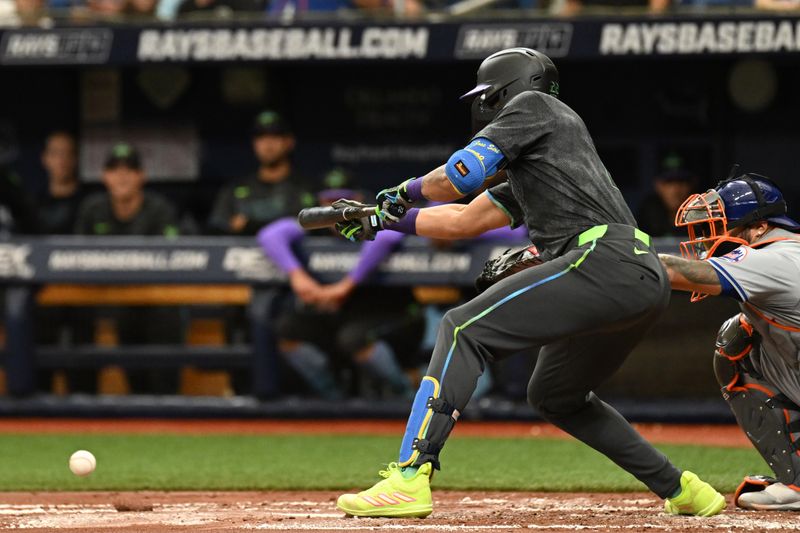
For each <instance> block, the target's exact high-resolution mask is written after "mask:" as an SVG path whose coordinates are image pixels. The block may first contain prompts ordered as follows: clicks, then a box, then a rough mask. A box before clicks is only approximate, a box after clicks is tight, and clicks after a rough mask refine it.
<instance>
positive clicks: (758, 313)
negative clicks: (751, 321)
mask: <svg viewBox="0 0 800 533" xmlns="http://www.w3.org/2000/svg"><path fill="white" fill-rule="evenodd" d="M745 305H747V307H749V308H750V310H751V311H752V312H754V313H755V314H756V316H758V318H760V319H762V320H765V321H766V322H769V324H770V325H772V326H775V327H776V328H778V329H782V330H784V331H791V332H793V333H800V328H798V327H795V326H785V325H783V324H779V323H778V322H776V321H775V319H774V318H770V317H768V316H767V315H765V314H764V313H762V312H761V311H759V310H758V309H756V308H755V307H754V306H753V304H751V303H749V302H748V303H746V304H745Z"/></svg>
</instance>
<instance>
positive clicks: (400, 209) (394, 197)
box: [375, 178, 414, 222]
mask: <svg viewBox="0 0 800 533" xmlns="http://www.w3.org/2000/svg"><path fill="white" fill-rule="evenodd" d="M411 179H413V178H411ZM411 179H407V180H406V181H404V182H403V183H401V184H400V185H398V186H396V187H390V188H388V189H383V190H382V191H381V192H379V193H378V196H376V197H375V199H376V200H377V201H378V215H379V216H380V217H381V218H383V219H385V220H389V221H391V222H399V221H400V219H401V218H403V217H404V216H406V213H408V210H409V209H411V206H412V205H413V203H414V201H413V200H411V198H409V196H408V191H407V190H406V186H407V185H408V182H409V181H411Z"/></svg>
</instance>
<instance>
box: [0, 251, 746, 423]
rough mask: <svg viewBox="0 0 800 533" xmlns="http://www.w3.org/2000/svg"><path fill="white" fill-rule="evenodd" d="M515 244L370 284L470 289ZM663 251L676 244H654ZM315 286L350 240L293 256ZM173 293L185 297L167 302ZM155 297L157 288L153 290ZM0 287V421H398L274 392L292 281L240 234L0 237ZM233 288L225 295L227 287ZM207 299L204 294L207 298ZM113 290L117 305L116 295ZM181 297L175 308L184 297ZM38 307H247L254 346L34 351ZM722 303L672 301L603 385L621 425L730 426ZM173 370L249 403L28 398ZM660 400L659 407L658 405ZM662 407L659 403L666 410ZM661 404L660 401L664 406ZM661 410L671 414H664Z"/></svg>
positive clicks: (343, 267)
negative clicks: (89, 373) (1, 334)
mask: <svg viewBox="0 0 800 533" xmlns="http://www.w3.org/2000/svg"><path fill="white" fill-rule="evenodd" d="M510 245H512V244H511V243H472V244H465V245H463V246H457V247H455V248H451V249H447V250H438V249H434V248H432V247H430V246H429V244H428V242H427V241H426V240H424V239H419V238H408V239H407V240H406V241H405V243H404V245H403V246H402V247H401V248H400V249H398V250H397V251H396V252H395V253H393V254H392V255H391V256H390V257H389V258H388V259H387V260H386V261H385V262H384V263H383V264H382V265H381V267H380V268H379V270H378V272H376V273H375V274H374V275H373V276H372V277H371V278H370V280H369V283H371V284H372V285H374V286H375V287H376V289H378V288H379V287H380V286H383V285H401V286H448V285H449V286H459V287H468V286H471V285H472V283H473V280H474V277H475V276H476V275H477V273H478V272H479V271H480V270H481V268H482V266H483V263H484V261H485V260H486V259H487V258H489V257H491V256H492V255H494V254H497V253H499V252H501V251H503V250H505V249H506V248H508V247H509V246H510ZM656 246H657V248H658V249H659V250H660V251H663V252H674V251H675V250H676V249H677V246H676V241H675V240H673V239H657V240H656ZM298 252H299V253H300V254H301V255H302V256H303V258H304V260H305V262H306V264H307V266H308V268H309V270H310V271H311V272H313V273H314V275H315V276H316V277H317V278H318V279H319V280H321V281H323V282H332V281H335V280H338V279H339V278H340V277H341V276H342V275H344V274H345V273H346V272H348V271H349V269H350V268H352V266H353V265H354V264H355V262H356V261H357V259H358V253H359V248H358V246H356V245H351V244H350V243H346V242H342V241H339V240H337V239H327V238H309V239H307V242H306V243H305V245H304V246H303V247H302V248H301V249H299V250H298ZM167 286H169V287H172V288H178V289H180V290H178V296H179V298H176V297H174V295H173V297H168V296H165V294H166V292H167V289H166V287H167ZM148 288H151V289H152V290H148ZM0 289H2V290H3V291H4V292H5V326H6V328H5V329H6V345H5V349H4V353H3V354H2V360H3V365H4V368H5V370H6V376H7V389H8V393H9V397H7V398H5V399H2V398H0V414H5V415H21V414H25V415H31V414H49V415H79V416H102V415H103V414H105V415H107V416H121V415H133V416H283V417H294V416H316V417H336V416H350V417H354V416H355V417H359V416H368V417H387V416H389V417H390V416H402V414H403V413H404V410H405V409H406V408H407V406H406V405H405V403H403V404H402V405H401V404H400V403H396V404H392V403H391V402H388V403H386V402H383V403H382V402H374V401H370V400H368V399H364V398H352V399H350V400H347V401H345V402H340V403H337V402H328V401H324V400H313V399H306V398H304V399H297V398H284V397H281V396H280V395H281V388H280V384H281V375H280V361H279V354H278V353H277V351H276V349H275V346H274V338H273V333H272V329H271V319H272V317H273V315H274V312H275V306H276V304H277V302H278V301H279V298H278V296H279V295H281V294H286V279H285V277H284V275H283V274H282V273H281V272H280V271H279V270H277V269H276V268H275V267H274V265H272V264H271V263H270V262H269V261H267V260H266V259H265V258H264V256H263V253H262V252H261V250H260V249H259V248H258V247H257V246H255V245H254V242H253V240H251V239H248V238H227V237H219V238H202V237H185V238H180V239H176V240H166V239H162V238H144V237H136V238H113V239H112V238H86V237H59V238H30V239H15V240H12V241H5V242H0ZM230 289H232V291H233V292H231V291H230ZM204 291H205V292H206V294H203V292H204ZM115 294H116V296H115ZM181 298H182V299H181ZM37 302H39V303H42V304H56V303H58V304H59V305H62V304H68V305H69V304H72V305H84V304H97V305H108V304H110V303H125V304H138V305H144V304H151V303H153V304H159V303H160V304H162V305H164V304H170V305H172V304H177V303H180V302H183V303H186V304H197V303H199V304H208V303H212V302H217V303H225V304H227V305H244V306H246V309H247V312H246V313H245V316H246V321H247V327H248V328H249V331H250V333H251V334H250V342H248V343H247V344H234V345H227V346H219V347H206V346H188V345H182V344H181V345H144V346H130V345H121V346H117V347H103V346H95V345H85V346H80V345H79V346H73V347H57V346H37V345H36V343H35V342H34V326H35V324H34V309H35V306H36V305H37ZM727 304H728V302H726V301H723V300H710V301H708V302H705V303H704V304H701V305H698V304H689V302H688V298H681V297H680V296H677V295H676V297H675V298H673V300H672V303H671V304H670V309H669V310H668V312H667V313H666V315H665V317H664V318H663V319H662V321H661V323H660V325H659V326H657V327H656V328H654V330H653V331H652V332H651V335H649V336H648V338H647V339H646V340H645V341H644V342H643V343H642V345H641V346H640V347H639V348H637V350H638V351H639V352H638V355H637V352H635V353H634V354H633V356H631V358H629V360H628V362H627V363H626V365H625V366H624V367H623V369H622V370H621V371H620V372H619V373H618V374H617V375H616V376H615V377H614V378H612V381H611V393H612V394H614V395H616V397H620V398H623V399H624V398H627V403H626V402H625V401H622V402H621V403H617V404H616V405H618V406H622V407H621V409H622V411H623V412H624V413H625V414H626V416H631V417H633V418H635V419H638V420H666V419H669V420H673V421H675V420H680V421H696V420H706V421H708V420H718V421H719V420H723V419H724V420H727V419H729V418H730V415H729V413H728V411H727V410H726V409H725V408H724V407H725V406H724V403H723V402H721V401H720V400H719V398H718V397H717V396H716V391H717V387H716V382H715V381H714V378H713V373H712V372H711V366H710V358H711V356H710V354H711V353H712V352H713V337H714V333H715V332H716V328H717V327H718V325H719V323H721V321H722V320H723V319H724V318H726V317H727V316H729V315H730V314H732V312H735V309H734V308H732V307H731V306H729V305H727ZM109 364H113V365H117V366H121V367H123V368H142V367H148V368H167V367H169V368H172V367H181V366H183V365H191V366H194V367H199V368H205V369H224V370H234V369H245V370H247V371H249V376H250V379H251V390H252V396H247V397H243V396H235V397H233V398H208V397H206V398H203V397H182V396H174V395H168V396H159V397H157V398H156V397H150V398H145V397H142V396H137V395H129V396H120V397H103V396H98V397H94V398H89V397H86V396H81V395H76V396H75V397H66V398H65V397H53V396H52V395H50V396H47V395H45V396H42V395H35V394H34V392H35V387H36V379H35V378H36V373H37V371H38V370H40V369H67V368H86V367H89V368H98V367H103V366H105V365H109ZM653 400H655V402H654V401H653ZM663 400H666V402H667V403H664V401H663ZM659 402H661V403H659ZM665 406H667V407H665ZM480 416H485V417H487V418H514V419H530V418H531V417H532V416H535V415H534V413H532V412H531V411H530V409H529V408H528V407H527V406H526V405H524V401H523V402H521V403H520V402H513V401H504V400H502V399H500V400H499V401H495V402H494V404H493V405H492V412H491V413H489V412H488V411H486V410H483V411H482V412H481V415H480Z"/></svg>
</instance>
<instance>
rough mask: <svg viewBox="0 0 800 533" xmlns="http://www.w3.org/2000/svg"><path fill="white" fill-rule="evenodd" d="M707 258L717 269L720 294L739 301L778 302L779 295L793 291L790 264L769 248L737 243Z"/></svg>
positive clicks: (793, 271) (793, 272) (793, 269)
mask: <svg viewBox="0 0 800 533" xmlns="http://www.w3.org/2000/svg"><path fill="white" fill-rule="evenodd" d="M708 262H709V263H710V264H711V266H712V267H714V270H715V271H716V272H717V276H718V277H719V279H720V283H721V284H722V289H723V294H726V293H727V294H729V295H730V296H734V297H736V298H737V299H738V300H740V301H742V302H751V303H753V304H756V305H759V304H761V305H764V304H765V303H766V302H767V301H769V303H770V304H780V303H781V302H780V301H779V300H780V298H781V297H782V296H784V295H786V296H787V297H791V295H792V294H793V291H791V290H789V289H790V288H791V287H793V286H794V284H796V283H797V270H796V267H795V266H794V264H793V263H792V262H791V261H790V260H789V259H787V258H786V257H784V256H783V255H781V254H778V253H775V252H774V251H772V250H770V249H769V248H761V249H756V248H750V247H749V246H740V247H739V248H737V249H735V250H734V251H732V252H730V253H728V254H726V255H724V256H721V257H712V258H711V259H709V260H708ZM767 307H770V305H767Z"/></svg>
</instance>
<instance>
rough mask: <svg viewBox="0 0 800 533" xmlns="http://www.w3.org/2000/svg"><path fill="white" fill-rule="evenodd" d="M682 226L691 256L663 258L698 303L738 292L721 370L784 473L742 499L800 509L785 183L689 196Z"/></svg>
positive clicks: (799, 405)
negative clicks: (739, 308)
mask: <svg viewBox="0 0 800 533" xmlns="http://www.w3.org/2000/svg"><path fill="white" fill-rule="evenodd" d="M732 174H735V172H734V173H732ZM675 224H676V225H677V226H679V227H685V228H687V229H688V232H689V239H690V240H689V241H686V242H684V243H682V244H681V251H682V255H683V256H684V258H683V259H682V258H680V257H674V256H670V255H662V256H661V261H662V262H663V263H664V265H665V266H666V268H667V272H668V273H669V277H670V281H671V283H672V287H673V288H675V289H679V290H685V291H693V293H694V294H693V296H692V299H693V300H694V301H696V300H699V299H701V298H702V297H704V296H707V295H723V296H728V297H731V298H735V299H736V300H738V301H739V302H740V304H739V305H740V307H741V310H742V312H741V313H740V314H738V315H736V316H734V317H731V318H730V319H728V320H727V321H725V323H724V324H723V325H722V327H721V328H720V330H719V334H718V335H717V342H716V351H715V352H714V373H715V374H716V376H717V380H718V381H719V384H720V385H721V386H722V396H723V398H725V400H726V401H727V402H728V404H729V405H730V407H731V410H732V411H733V413H734V415H735V416H736V420H737V421H738V422H739V425H740V426H741V427H742V429H743V430H744V432H745V433H746V434H747V437H748V438H749V439H750V441H751V442H752V443H753V446H755V448H756V450H758V452H759V453H760V454H761V456H762V457H763V458H764V460H765V461H766V462H767V463H768V464H769V466H770V468H772V470H773V472H774V473H775V478H770V477H764V476H748V477H746V478H745V480H744V482H743V483H742V484H741V485H740V486H739V489H738V490H737V491H736V494H735V496H734V501H735V502H736V505H738V506H739V507H742V508H745V509H758V510H792V511H800V441H798V438H800V348H799V347H800V283H798V280H800V235H797V232H798V231H800V224H798V223H797V222H795V221H794V220H792V219H791V218H789V217H788V216H786V202H785V201H784V199H783V194H782V193H781V191H780V189H779V188H778V187H777V185H775V183H773V182H772V181H770V180H769V179H768V178H765V177H764V176H759V175H757V174H743V175H741V176H738V177H731V178H729V179H728V180H726V181H723V182H721V183H720V184H719V185H718V186H717V188H716V189H712V190H709V191H707V192H705V193H703V194H695V195H692V196H690V197H689V198H688V199H687V200H686V201H685V202H684V203H683V205H682V206H681V208H680V209H679V210H678V215H677V217H676V221H675Z"/></svg>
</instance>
